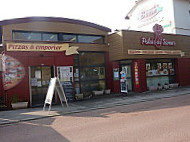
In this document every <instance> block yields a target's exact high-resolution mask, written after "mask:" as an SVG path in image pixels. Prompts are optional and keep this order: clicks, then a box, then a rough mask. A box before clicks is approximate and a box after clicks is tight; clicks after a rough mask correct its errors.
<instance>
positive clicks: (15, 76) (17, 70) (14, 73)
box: [2, 55, 25, 90]
mask: <svg viewBox="0 0 190 142" xmlns="http://www.w3.org/2000/svg"><path fill="white" fill-rule="evenodd" d="M2 64H3V86H4V89H5V90H8V89H11V88H13V87H15V86H16V85H17V84H19V83H20V82H21V81H22V80H23V78H24V76H25V69H24V66H23V65H22V64H21V63H20V62H19V61H18V60H17V59H15V58H13V57H11V56H8V55H3V56H2Z"/></svg>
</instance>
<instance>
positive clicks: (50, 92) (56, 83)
mask: <svg viewBox="0 0 190 142" xmlns="http://www.w3.org/2000/svg"><path fill="white" fill-rule="evenodd" d="M55 89H56V91H57V93H58V96H59V99H60V101H61V105H62V107H63V102H65V103H66V106H67V107H68V103H67V99H66V96H65V92H64V90H63V87H62V85H61V83H60V81H59V78H57V77H54V78H51V80H50V84H49V87H48V91H47V94H46V99H45V102H44V107H43V110H44V111H45V107H46V105H47V104H48V105H49V109H48V111H50V109H51V105H52V99H53V95H54V92H55Z"/></svg>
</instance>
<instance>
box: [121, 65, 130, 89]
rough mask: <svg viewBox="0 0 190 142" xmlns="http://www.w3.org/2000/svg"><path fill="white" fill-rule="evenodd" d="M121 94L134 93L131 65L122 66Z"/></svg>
mask: <svg viewBox="0 0 190 142" xmlns="http://www.w3.org/2000/svg"><path fill="white" fill-rule="evenodd" d="M120 76H121V84H120V85H121V92H128V91H132V75H131V65H122V66H121V72H120Z"/></svg>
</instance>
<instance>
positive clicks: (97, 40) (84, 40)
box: [78, 35, 104, 43]
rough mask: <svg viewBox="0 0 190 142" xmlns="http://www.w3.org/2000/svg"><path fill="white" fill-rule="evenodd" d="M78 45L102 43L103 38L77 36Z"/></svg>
mask: <svg viewBox="0 0 190 142" xmlns="http://www.w3.org/2000/svg"><path fill="white" fill-rule="evenodd" d="M78 42H79V43H104V39H103V36H91V35H78Z"/></svg>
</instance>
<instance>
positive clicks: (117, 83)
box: [111, 61, 120, 93]
mask: <svg viewBox="0 0 190 142" xmlns="http://www.w3.org/2000/svg"><path fill="white" fill-rule="evenodd" d="M112 67H113V68H112V73H113V70H118V75H120V74H119V62H117V61H114V62H112ZM112 76H113V75H112ZM111 90H112V91H113V92H114V93H119V92H120V80H119V77H118V79H116V80H114V79H113V86H112V89H111Z"/></svg>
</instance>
